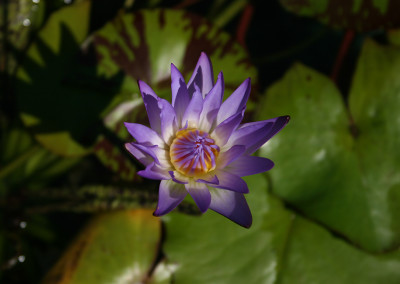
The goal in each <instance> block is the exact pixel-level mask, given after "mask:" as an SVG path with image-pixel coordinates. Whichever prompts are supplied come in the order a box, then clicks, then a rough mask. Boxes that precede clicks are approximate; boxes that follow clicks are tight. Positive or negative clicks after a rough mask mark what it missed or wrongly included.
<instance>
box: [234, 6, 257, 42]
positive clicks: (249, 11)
mask: <svg viewBox="0 0 400 284" xmlns="http://www.w3.org/2000/svg"><path fill="white" fill-rule="evenodd" d="M253 12H254V7H253V5H251V4H247V5H246V8H245V9H244V11H243V13H242V18H241V19H240V22H239V25H238V28H237V32H236V39H237V41H238V42H239V43H240V44H241V45H242V46H243V47H246V34H247V30H248V29H249V26H250V22H251V18H252V16H253Z"/></svg>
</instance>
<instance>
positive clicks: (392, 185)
mask: <svg viewBox="0 0 400 284" xmlns="http://www.w3.org/2000/svg"><path fill="white" fill-rule="evenodd" d="M399 72H400V53H399V52H398V50H397V49H393V48H390V47H380V46H378V45H376V44H374V43H372V42H370V41H367V42H366V44H365V46H364V49H363V52H362V55H361V57H360V59H359V63H358V67H357V72H356V75H355V77H354V82H353V88H352V91H351V94H350V106H351V107H350V110H351V114H352V115H353V117H354V122H352V121H351V120H350V119H349V116H348V114H347V110H346V108H345V105H344V103H343V102H342V100H341V95H340V93H339V91H338V90H337V89H336V88H335V86H334V84H333V83H332V82H331V81H330V80H329V79H328V78H326V77H325V76H323V75H321V74H318V73H317V72H315V71H313V70H311V69H309V68H307V67H304V66H302V65H299V64H297V65H295V66H294V67H293V68H292V69H290V70H289V71H288V72H287V74H286V75H285V76H284V78H283V79H282V80H281V81H279V82H278V83H276V84H275V85H273V86H272V87H271V88H270V89H269V90H268V91H267V93H266V98H265V100H264V101H263V102H262V106H261V108H260V109H262V111H260V112H259V115H258V118H259V119H265V118H268V117H271V116H277V115H282V114H290V115H291V116H292V120H291V122H290V125H289V126H288V127H287V129H285V131H283V132H282V133H281V134H279V135H278V136H277V137H274V139H272V141H271V142H269V143H267V144H266V145H265V146H264V147H263V148H262V150H261V153H262V155H263V156H266V157H269V158H272V160H273V161H275V162H276V168H275V169H273V170H272V171H271V172H270V174H271V177H272V183H273V186H272V189H273V191H274V192H275V193H276V194H277V195H278V196H280V197H281V198H283V199H284V200H286V201H287V202H289V203H290V204H291V205H292V206H294V207H295V208H296V209H297V210H299V211H301V212H302V213H303V214H305V215H306V216H308V217H310V218H312V219H315V220H318V222H320V223H322V224H324V225H325V226H327V227H328V228H330V229H331V230H334V231H336V232H337V233H338V234H339V235H341V236H342V237H343V238H346V239H348V240H349V241H350V242H352V243H354V244H355V245H357V246H360V247H362V248H364V249H366V250H369V251H375V252H382V251H385V250H389V249H393V248H395V247H397V246H398V245H399V244H400V234H399V232H400V230H399V226H400V223H399V220H400V219H399V218H398V217H399V215H398V212H399V206H400V205H399V203H398V197H399V194H398V191H399V186H398V184H399V162H398V161H399V153H398V148H396V145H399V128H398V127H397V128H396V123H394V122H396V121H399V119H400V118H399V112H398V111H397V110H398V109H399V108H400V100H399V98H400V96H399V92H400V88H399V83H398V80H397V79H395V78H397V76H398V74H399ZM264 111H265V113H264ZM266 114H268V115H266ZM353 124H354V125H353ZM356 128H357V129H358V131H356V130H355V129H356Z"/></svg>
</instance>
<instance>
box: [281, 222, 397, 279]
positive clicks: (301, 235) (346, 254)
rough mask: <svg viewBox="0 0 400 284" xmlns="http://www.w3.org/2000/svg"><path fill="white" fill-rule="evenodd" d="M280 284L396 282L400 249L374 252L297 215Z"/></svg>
mask: <svg viewBox="0 0 400 284" xmlns="http://www.w3.org/2000/svg"><path fill="white" fill-rule="evenodd" d="M282 263H283V265H282V273H281V274H280V277H279V281H277V283H280V284H292V283H297V284H321V283H324V284H337V283H340V284H365V283H371V284H372V283H385V284H395V283H399V281H400V252H399V251H398V250H397V251H396V252H393V253H387V254H382V255H371V254H367V253H365V252H363V251H360V250H359V249H357V248H354V247H352V246H350V245H349V244H346V243H345V242H344V241H343V240H339V239H337V238H335V237H334V236H332V234H331V233H329V232H328V231H326V230H324V229H323V228H321V227H320V226H318V225H316V224H315V223H312V222H309V221H307V220H304V219H303V218H301V217H298V218H295V219H294V221H293V223H292V226H291V229H290V240H289V241H288V244H287V247H286V253H285V259H284V260H282Z"/></svg>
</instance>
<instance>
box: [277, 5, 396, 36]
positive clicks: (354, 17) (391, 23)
mask: <svg viewBox="0 0 400 284" xmlns="http://www.w3.org/2000/svg"><path fill="white" fill-rule="evenodd" d="M280 2H281V3H282V5H283V6H284V7H285V8H286V9H288V10H289V11H291V12H294V13H296V14H298V15H301V16H308V17H315V18H317V19H318V20H320V21H321V22H323V23H326V24H329V25H331V26H333V27H335V28H346V29H352V30H357V31H368V30H373V29H382V28H386V29H387V28H393V27H399V26H400V18H399V16H398V11H399V8H400V5H399V2H398V1H396V0H354V1H348V0H339V1H338V0H302V1H299V0H280Z"/></svg>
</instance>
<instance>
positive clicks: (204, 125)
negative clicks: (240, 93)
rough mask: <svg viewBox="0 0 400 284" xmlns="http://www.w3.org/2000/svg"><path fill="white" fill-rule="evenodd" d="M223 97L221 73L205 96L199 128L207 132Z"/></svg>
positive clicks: (222, 77)
mask: <svg viewBox="0 0 400 284" xmlns="http://www.w3.org/2000/svg"><path fill="white" fill-rule="evenodd" d="M223 96H224V76H223V74H222V72H221V73H219V75H218V79H217V82H216V83H215V85H214V87H213V88H212V89H211V91H210V92H209V93H208V94H207V96H206V97H205V99H204V103H203V110H202V112H201V115H200V128H201V129H202V130H204V131H209V130H210V129H211V127H212V126H213V123H214V120H215V118H216V117H217V114H218V110H219V108H220V106H221V103H222V98H223Z"/></svg>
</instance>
